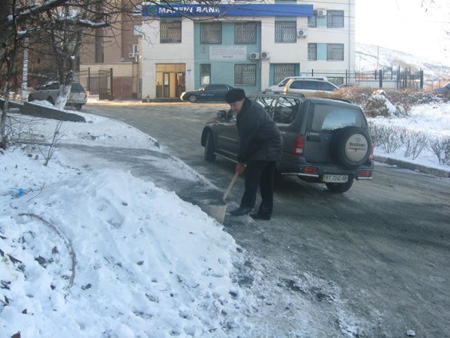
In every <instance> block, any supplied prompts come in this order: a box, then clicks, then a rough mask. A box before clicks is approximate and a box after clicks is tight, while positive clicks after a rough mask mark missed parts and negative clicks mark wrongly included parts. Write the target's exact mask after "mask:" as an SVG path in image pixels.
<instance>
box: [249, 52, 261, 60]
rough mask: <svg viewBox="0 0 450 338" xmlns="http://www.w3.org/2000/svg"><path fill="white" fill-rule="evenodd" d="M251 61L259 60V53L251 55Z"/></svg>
mask: <svg viewBox="0 0 450 338" xmlns="http://www.w3.org/2000/svg"><path fill="white" fill-rule="evenodd" d="M250 60H259V53H250Z"/></svg>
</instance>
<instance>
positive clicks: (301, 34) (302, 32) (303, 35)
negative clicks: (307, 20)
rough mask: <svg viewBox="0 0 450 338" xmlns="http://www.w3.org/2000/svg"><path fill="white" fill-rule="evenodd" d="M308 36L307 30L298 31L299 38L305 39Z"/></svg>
mask: <svg viewBox="0 0 450 338" xmlns="http://www.w3.org/2000/svg"><path fill="white" fill-rule="evenodd" d="M307 35H308V31H307V30H306V29H299V30H298V31H297V36H298V37H300V38H304V37H306V36H307Z"/></svg>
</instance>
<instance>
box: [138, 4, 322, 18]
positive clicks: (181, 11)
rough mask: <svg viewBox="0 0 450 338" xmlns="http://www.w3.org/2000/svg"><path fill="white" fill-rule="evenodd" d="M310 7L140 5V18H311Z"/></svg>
mask: <svg viewBox="0 0 450 338" xmlns="http://www.w3.org/2000/svg"><path fill="white" fill-rule="evenodd" d="M312 15H313V6H312V5H292V4H281V5H280V4H274V5H264V4H253V5H252V4H249V5H246V4H233V5H230V4H226V5H220V4H219V5H214V6H210V5H180V4H177V5H176V4H173V5H170V6H169V5H167V4H161V5H155V4H151V5H146V4H145V3H143V4H142V16H152V17H180V16H213V17H221V16H252V17H256V16H312Z"/></svg>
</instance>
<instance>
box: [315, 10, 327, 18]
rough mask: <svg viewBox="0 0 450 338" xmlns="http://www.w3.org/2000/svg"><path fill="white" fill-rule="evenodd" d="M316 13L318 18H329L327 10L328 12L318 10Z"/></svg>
mask: <svg viewBox="0 0 450 338" xmlns="http://www.w3.org/2000/svg"><path fill="white" fill-rule="evenodd" d="M316 13H317V16H318V17H324V16H327V10H326V9H318V10H317V11H316Z"/></svg>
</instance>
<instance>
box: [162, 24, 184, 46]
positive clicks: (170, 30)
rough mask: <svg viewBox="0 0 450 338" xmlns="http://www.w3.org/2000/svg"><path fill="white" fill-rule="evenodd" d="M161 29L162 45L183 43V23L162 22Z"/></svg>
mask: <svg viewBox="0 0 450 338" xmlns="http://www.w3.org/2000/svg"><path fill="white" fill-rule="evenodd" d="M160 28H161V32H160V42H161V43H180V42H181V21H161V22H160Z"/></svg>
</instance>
